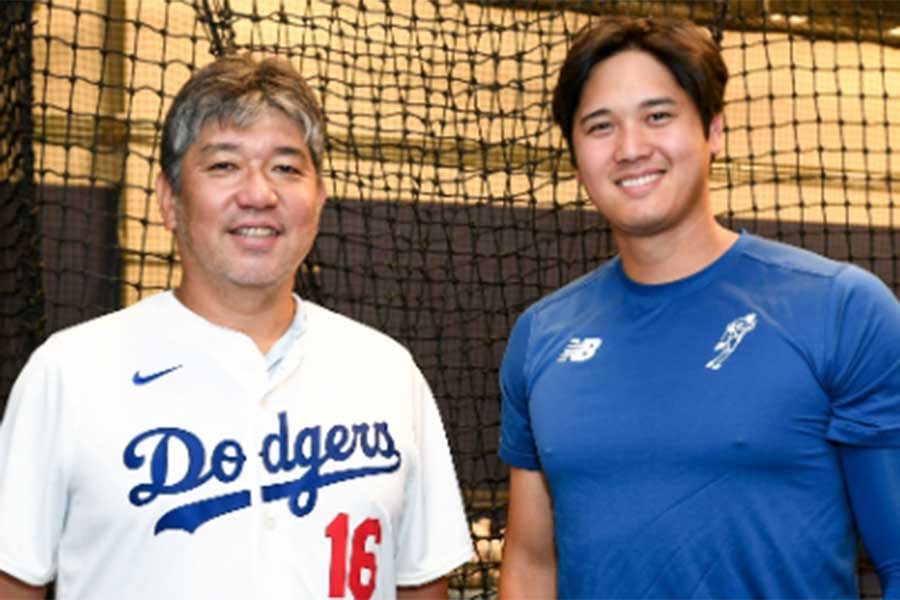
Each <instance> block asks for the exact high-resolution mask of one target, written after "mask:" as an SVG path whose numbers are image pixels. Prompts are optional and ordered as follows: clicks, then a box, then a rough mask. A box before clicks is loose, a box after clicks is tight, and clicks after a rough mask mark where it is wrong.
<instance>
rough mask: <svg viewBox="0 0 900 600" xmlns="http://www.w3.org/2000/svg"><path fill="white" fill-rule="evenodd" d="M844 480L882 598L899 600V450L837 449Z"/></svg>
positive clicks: (845, 447)
mask: <svg viewBox="0 0 900 600" xmlns="http://www.w3.org/2000/svg"><path fill="white" fill-rule="evenodd" d="M839 448H840V456H841V463H842V465H843V468H844V480H845V481H846V482H847V490H848V492H849V494H850V503H851V504H852V506H853V514H854V517H855V519H856V526H857V529H858V530H859V535H860V537H861V538H862V542H863V545H864V546H865V547H866V551H867V552H868V553H869V557H870V558H871V559H872V562H873V563H874V564H875V568H876V569H877V571H878V578H879V579H880V581H881V591H882V597H883V598H884V599H885V600H888V598H890V599H891V600H894V599H898V598H900V448H860V447H853V446H840V447H839Z"/></svg>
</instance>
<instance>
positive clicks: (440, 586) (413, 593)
mask: <svg viewBox="0 0 900 600" xmlns="http://www.w3.org/2000/svg"><path fill="white" fill-rule="evenodd" d="M435 598H440V600H447V578H446V577H441V578H440V579H435V580H434V581H431V582H429V583H426V584H425V585H419V586H416V587H398V588H397V600H435Z"/></svg>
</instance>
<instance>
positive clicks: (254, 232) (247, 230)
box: [235, 227, 275, 238]
mask: <svg viewBox="0 0 900 600" xmlns="http://www.w3.org/2000/svg"><path fill="white" fill-rule="evenodd" d="M235 233H237V234H238V235H242V236H244V237H252V238H261V237H268V236H270V235H275V230H274V229H272V228H270V227H238V228H237V229H236V230H235Z"/></svg>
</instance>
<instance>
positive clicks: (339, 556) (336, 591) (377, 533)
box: [325, 513, 381, 600]
mask: <svg viewBox="0 0 900 600" xmlns="http://www.w3.org/2000/svg"><path fill="white" fill-rule="evenodd" d="M349 519H350V517H349V516H348V515H347V513H339V514H338V515H337V516H336V517H335V518H334V519H333V520H332V521H331V523H329V524H328V527H326V528H325V537H328V538H331V568H330V569H329V575H328V597H329V598H343V597H344V594H345V592H346V586H347V585H348V584H349V586H350V592H351V593H352V594H353V597H354V598H355V599H356V600H369V598H371V597H372V594H373V593H374V592H375V576H376V574H377V573H378V565H377V564H376V561H375V554H374V553H372V552H369V551H368V550H366V542H367V541H368V540H369V538H374V539H375V545H378V544H380V543H381V522H380V521H378V519H366V520H365V521H363V522H362V523H360V524H359V526H358V527H357V528H356V529H355V530H354V531H353V548H352V551H351V553H350V575H349V577H348V576H347V530H348V523H349ZM363 572H366V573H367V574H368V581H366V582H365V583H364V582H363Z"/></svg>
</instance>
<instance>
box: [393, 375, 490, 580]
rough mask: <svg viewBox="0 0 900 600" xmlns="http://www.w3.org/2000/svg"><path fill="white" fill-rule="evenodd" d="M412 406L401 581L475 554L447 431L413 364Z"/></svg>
mask: <svg viewBox="0 0 900 600" xmlns="http://www.w3.org/2000/svg"><path fill="white" fill-rule="evenodd" d="M413 371H414V373H413V381H412V394H413V411H414V419H415V421H416V422H415V423H414V426H415V428H416V446H417V448H418V456H417V461H416V465H415V469H414V473H413V475H412V477H410V478H409V480H408V482H407V488H406V502H405V504H404V510H403V517H402V522H401V524H400V531H399V536H398V540H397V549H398V550H397V585H399V586H416V585H422V584H424V583H428V582H429V581H433V580H435V579H437V578H439V577H443V576H444V575H446V574H448V573H449V572H450V571H452V570H453V569H455V568H456V567H458V566H460V565H461V564H463V563H465V562H466V561H468V560H469V559H471V558H472V555H473V551H472V550H473V549H472V539H471V537H470V535H469V526H468V522H467V521H466V514H465V510H464V509H463V504H462V498H461V495H460V489H459V482H458V481H457V479H456V471H455V470H454V468H453V460H452V459H451V456H450V447H449V445H448V443H447V436H446V434H445V432H444V427H443V424H442V422H441V417H440V414H439V413H438V410H437V406H436V404H435V401H434V397H433V396H432V394H431V390H430V389H429V387H428V384H427V382H426V381H425V378H424V377H423V376H422V374H421V372H420V371H419V370H418V369H417V368H415V367H413Z"/></svg>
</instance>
